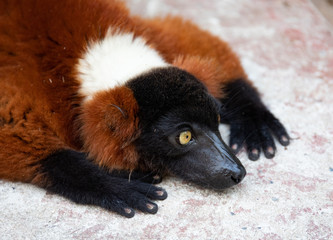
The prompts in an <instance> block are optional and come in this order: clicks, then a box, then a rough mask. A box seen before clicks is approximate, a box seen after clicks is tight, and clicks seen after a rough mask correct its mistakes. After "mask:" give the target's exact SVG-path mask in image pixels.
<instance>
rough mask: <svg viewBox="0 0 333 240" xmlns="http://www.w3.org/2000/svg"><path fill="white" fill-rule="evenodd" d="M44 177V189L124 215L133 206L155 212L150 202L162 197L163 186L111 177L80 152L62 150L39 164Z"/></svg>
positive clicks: (144, 210) (164, 193) (155, 209)
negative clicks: (45, 181) (45, 182)
mask: <svg viewBox="0 0 333 240" xmlns="http://www.w3.org/2000/svg"><path fill="white" fill-rule="evenodd" d="M42 171H43V172H44V173H45V176H46V179H47V185H46V187H45V188H46V189H48V190H50V191H52V192H54V193H57V194H59V195H62V196H64V197H66V198H69V199H70V200H72V201H74V202H76V203H80V204H91V205H97V206H100V207H102V208H105V209H107V210H110V211H114V212H117V213H119V214H121V215H123V216H125V217H133V216H134V214H135V212H134V209H133V208H135V209H139V210H141V211H142V212H146V213H152V214H154V213H156V212H157V210H158V206H157V205H156V204H155V203H154V202H152V201H150V199H152V200H164V199H165V198H166V197H167V193H166V191H165V190H164V189H162V188H159V187H155V186H153V185H152V184H148V183H143V182H140V181H137V180H130V181H129V180H128V179H125V178H119V177H113V176H111V175H110V174H107V173H105V172H104V171H102V170H100V169H99V168H98V167H97V166H95V165H94V164H92V163H91V162H89V161H88V160H87V159H86V156H85V154H84V153H79V152H75V151H72V150H62V151H59V152H57V153H55V154H53V155H50V156H49V157H47V158H46V159H45V160H44V161H43V163H42Z"/></svg>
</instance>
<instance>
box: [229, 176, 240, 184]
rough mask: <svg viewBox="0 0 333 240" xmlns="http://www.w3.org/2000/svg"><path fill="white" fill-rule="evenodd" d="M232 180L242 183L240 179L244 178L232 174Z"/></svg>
mask: <svg viewBox="0 0 333 240" xmlns="http://www.w3.org/2000/svg"><path fill="white" fill-rule="evenodd" d="M231 180H232V181H234V182H235V183H240V181H242V178H238V177H236V178H235V177H234V176H231Z"/></svg>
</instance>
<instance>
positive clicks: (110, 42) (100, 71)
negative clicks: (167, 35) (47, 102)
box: [77, 33, 168, 100]
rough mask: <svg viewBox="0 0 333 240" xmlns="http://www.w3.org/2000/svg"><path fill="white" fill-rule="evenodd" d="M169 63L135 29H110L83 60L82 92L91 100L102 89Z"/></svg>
mask: <svg viewBox="0 0 333 240" xmlns="http://www.w3.org/2000/svg"><path fill="white" fill-rule="evenodd" d="M166 66H168V64H167V63H166V62H165V61H164V60H163V58H162V57H161V56H160V55H159V54H158V53H157V51H155V50H154V49H152V48H151V47H149V46H148V45H147V43H146V41H145V40H144V39H143V38H140V37H136V38H134V36H133V34H131V33H116V34H111V33H108V34H107V36H106V37H105V38H104V39H103V40H101V41H98V42H94V43H92V44H91V45H90V46H89V47H88V49H87V51H86V52H85V54H84V55H83V57H82V58H81V59H80V60H79V63H78V66H77V72H78V78H79V80H80V81H81V88H80V90H79V93H80V94H82V95H83V96H85V100H89V99H91V98H92V96H93V95H94V94H95V93H97V92H99V91H103V90H108V89H112V88H114V87H116V86H121V85H123V84H125V83H126V82H127V81H128V80H130V79H132V78H134V77H136V76H139V75H140V74H142V73H145V72H148V71H150V70H151V69H154V68H159V67H166Z"/></svg>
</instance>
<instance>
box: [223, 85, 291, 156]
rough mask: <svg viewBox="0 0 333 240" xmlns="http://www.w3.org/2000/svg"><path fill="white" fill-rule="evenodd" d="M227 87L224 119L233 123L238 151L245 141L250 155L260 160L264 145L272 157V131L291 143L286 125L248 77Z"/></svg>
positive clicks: (232, 140) (232, 137) (234, 145)
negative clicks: (266, 105) (275, 115)
mask: <svg viewBox="0 0 333 240" xmlns="http://www.w3.org/2000/svg"><path fill="white" fill-rule="evenodd" d="M224 90H225V92H226V94H227V97H226V98H224V99H222V100H221V102H222V104H223V106H222V108H221V120H222V121H224V122H227V123H230V147H231V148H232V149H233V150H234V152H235V153H237V152H238V151H239V150H240V149H241V148H242V146H243V145H244V144H245V146H246V149H247V152H248V157H249V159H251V160H257V159H258V158H259V156H260V151H261V149H262V150H263V151H264V154H265V156H266V158H272V157H274V155H275V151H276V147H275V143H274V140H273V135H275V136H276V137H277V139H278V141H279V142H280V143H281V144H282V145H283V146H286V145H288V144H289V140H290V138H289V135H288V133H287V131H286V130H285V128H284V127H283V125H282V124H281V123H280V122H279V120H278V119H277V118H275V117H274V115H273V114H272V113H271V112H269V110H268V109H267V108H266V107H265V106H264V104H263V103H262V102H261V100H260V98H259V96H258V93H257V91H256V90H255V89H254V88H253V87H252V86H250V85H249V84H248V83H247V82H246V81H244V80H237V81H235V82H232V83H230V84H228V85H227V86H226V88H225V89H224Z"/></svg>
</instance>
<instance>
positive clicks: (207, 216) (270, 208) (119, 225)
mask: <svg viewBox="0 0 333 240" xmlns="http://www.w3.org/2000/svg"><path fill="white" fill-rule="evenodd" d="M128 2H129V3H131V8H132V10H133V12H135V13H138V14H142V15H146V16H155V15H165V14H168V13H171V14H182V15H183V16H184V17H186V18H188V19H192V20H193V21H195V22H197V23H198V24H199V25H201V26H202V27H203V28H205V29H208V30H210V31H212V32H214V33H215V34H217V35H219V36H220V37H222V38H224V39H225V40H227V41H229V42H230V44H231V45H232V46H233V48H234V49H235V51H236V52H237V53H238V54H239V56H240V57H241V59H242V62H243V64H244V67H245V69H246V70H247V72H248V73H249V76H250V78H251V79H253V80H255V85H256V86H257V87H258V89H259V90H260V91H261V93H262V97H263V99H264V101H265V103H266V104H267V106H268V107H269V108H270V109H271V110H272V111H273V112H274V113H275V114H276V115H277V116H279V117H280V119H281V120H282V122H283V123H284V124H285V126H286V127H287V128H288V129H289V131H290V135H291V136H292V138H293V141H292V143H291V145H290V146H289V147H288V149H287V148H283V147H281V146H279V147H278V154H277V156H276V157H275V158H274V159H272V160H267V159H263V158H262V159H260V160H259V161H257V162H251V161H249V160H248V159H247V158H246V156H245V154H244V153H241V154H240V155H239V157H240V159H241V160H242V162H243V163H244V165H245V167H246V168H247V171H248V175H247V177H246V178H245V180H244V181H243V182H242V183H241V184H240V185H239V186H237V187H235V188H233V189H230V190H228V191H225V192H224V193H215V192H212V191H208V190H200V189H197V188H196V187H194V186H189V185H187V184H184V183H182V182H181V181H178V180H176V179H166V180H165V181H164V182H163V183H162V184H161V186H163V187H164V188H165V189H167V190H168V194H169V197H168V199H166V200H165V201H163V202H160V203H159V212H158V213H157V214H156V215H153V216H151V215H145V214H142V213H137V214H136V216H135V217H134V218H132V219H125V218H122V217H119V216H117V215H114V214H112V213H109V212H106V211H104V210H101V209H99V208H97V207H88V206H78V205H75V204H73V203H71V202H69V201H67V200H65V199H63V198H61V197H58V196H55V195H51V194H48V193H46V192H45V191H43V190H40V189H38V188H35V187H33V186H30V185H26V184H17V183H16V184H15V183H8V182H4V181H0V207H1V209H2V210H1V211H0V239H6V240H7V239H273V240H274V239H275V240H277V239H333V147H332V140H333V124H332V121H333V31H332V27H331V26H330V25H329V24H328V22H327V21H326V20H325V19H324V18H323V17H322V16H321V15H320V13H319V12H318V11H317V10H316V9H315V8H314V6H313V5H312V4H311V3H310V2H309V1H308V0H294V1H283V0H272V1H267V0H252V1H247V0H238V1H233V0H210V1H202V0H186V1H185V0H183V1H178V0H149V1H148V0H128ZM222 131H223V133H224V135H225V137H226V138H227V137H228V136H227V135H228V129H227V128H225V127H224V128H222Z"/></svg>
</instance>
